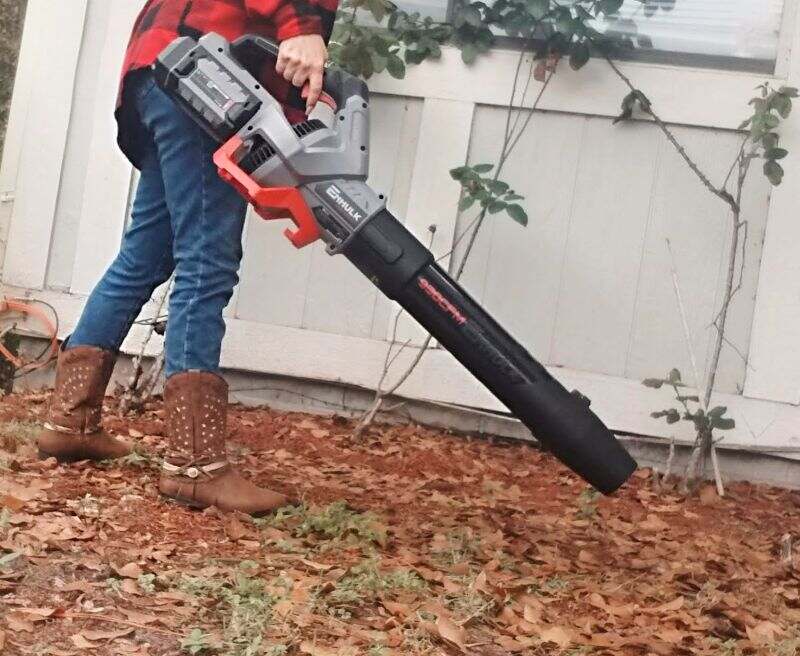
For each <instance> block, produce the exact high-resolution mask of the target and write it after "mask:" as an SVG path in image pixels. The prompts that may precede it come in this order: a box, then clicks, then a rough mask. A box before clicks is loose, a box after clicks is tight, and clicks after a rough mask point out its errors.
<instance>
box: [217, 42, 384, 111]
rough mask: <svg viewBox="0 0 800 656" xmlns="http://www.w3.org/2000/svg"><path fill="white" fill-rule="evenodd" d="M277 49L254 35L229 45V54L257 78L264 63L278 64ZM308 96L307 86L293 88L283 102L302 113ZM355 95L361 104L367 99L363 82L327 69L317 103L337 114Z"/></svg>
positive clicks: (277, 46) (341, 72)
mask: <svg viewBox="0 0 800 656" xmlns="http://www.w3.org/2000/svg"><path fill="white" fill-rule="evenodd" d="M279 50H280V46H279V45H278V43H277V42H276V41H273V40H272V39H268V38H266V37H263V36H258V35H256V34H245V35H244V36H242V37H239V38H238V39H236V41H234V42H233V43H232V44H231V55H233V57H234V59H236V61H238V62H239V63H240V64H241V65H242V66H244V68H246V69H247V71H248V72H249V73H250V74H251V75H252V76H253V77H256V78H257V77H259V72H260V70H261V68H262V67H263V66H264V65H265V64H266V62H267V60H274V62H275V63H277V61H278V52H279ZM273 66H274V64H273ZM307 95H308V83H306V84H305V86H304V87H303V88H302V89H298V88H297V87H295V86H293V87H292V88H291V90H290V92H289V97H288V98H287V99H286V103H287V104H288V105H290V106H292V107H295V108H297V109H302V110H305V109H306V102H305V97H306V96H307ZM356 96H357V97H360V98H362V99H363V100H364V102H367V101H368V100H369V89H368V88H367V85H366V83H365V82H364V81H363V80H361V79H359V78H357V77H356V76H355V75H350V73H347V72H346V71H343V70H340V69H330V68H329V69H326V71H325V75H324V77H323V80H322V95H321V96H320V102H324V103H325V104H326V105H328V106H329V107H330V108H331V109H332V110H333V111H336V109H337V108H338V107H344V106H345V104H346V103H347V101H348V100H349V99H350V98H352V97H356Z"/></svg>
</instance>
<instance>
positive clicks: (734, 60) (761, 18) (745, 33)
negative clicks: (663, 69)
mask: <svg viewBox="0 0 800 656" xmlns="http://www.w3.org/2000/svg"><path fill="white" fill-rule="evenodd" d="M788 1H791V0H646V2H640V1H639V0H625V3H624V4H623V6H622V9H621V10H620V17H621V18H622V19H627V20H623V21H622V23H620V24H618V25H617V27H615V28H614V29H616V30H618V31H619V32H622V33H623V34H625V33H627V34H629V35H630V36H632V37H634V41H636V38H635V37H637V36H638V37H639V38H640V43H641V44H643V45H645V46H646V47H640V48H638V49H637V50H636V51H635V52H633V53H631V58H633V59H642V60H646V61H656V62H662V63H669V64H685V65H689V66H692V65H693V66H709V67H715V68H730V69H736V70H750V71H754V72H760V73H772V72H773V71H774V68H775V60H776V59H777V54H778V40H779V34H780V30H781V23H782V18H783V9H784V3H785V2H788ZM396 4H397V6H398V7H399V8H400V9H403V10H404V11H408V12H414V11H418V12H419V13H420V14H422V15H423V16H431V17H433V18H434V19H435V20H442V21H443V20H445V19H446V17H447V15H448V12H449V11H450V10H451V9H452V7H453V4H454V2H453V0H399V1H397V2H396ZM564 4H568V3H564ZM630 21H633V23H635V28H633V27H632V25H633V24H632V23H631V22H630ZM608 28H610V26H609V25H607V24H606V25H602V24H601V25H599V26H598V29H600V30H604V29H608ZM634 30H635V31H636V32H635V33H634ZM641 37H644V38H641ZM502 41H504V39H501V43H502ZM507 43H508V42H507ZM650 44H652V47H651V45H650Z"/></svg>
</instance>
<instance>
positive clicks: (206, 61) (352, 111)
mask: <svg viewBox="0 0 800 656" xmlns="http://www.w3.org/2000/svg"><path fill="white" fill-rule="evenodd" d="M182 71H183V72H182ZM329 75H332V74H329ZM346 75H347V74H344V73H337V74H335V75H332V78H331V80H330V82H331V83H332V82H333V81H334V79H333V78H335V79H336V80H337V81H339V82H341V80H342V79H343V78H344V77H345V76H346ZM156 76H157V77H160V78H161V79H159V83H160V84H162V86H165V87H169V88H170V90H171V91H172V95H173V97H175V98H176V99H178V101H179V102H180V103H181V104H182V105H183V106H184V109H186V110H187V111H189V113H190V114H191V115H192V116H193V118H194V119H195V120H196V121H197V122H198V123H200V124H201V125H203V127H204V128H205V129H206V130H207V131H209V132H211V133H212V134H215V133H216V134H220V132H221V130H219V129H216V132H215V130H214V129H212V127H215V126H218V125H223V126H224V125H230V124H231V120H230V119H229V117H228V120H227V122H226V114H225V112H226V108H235V110H236V112H237V113H238V114H241V115H242V116H243V117H244V118H248V115H249V118H248V120H246V122H244V124H243V125H241V127H240V128H239V129H238V132H236V134H235V136H238V137H239V138H240V139H241V141H242V147H241V148H240V152H237V153H236V156H237V158H238V159H239V160H240V161H241V159H244V158H245V157H246V156H247V155H248V153H249V152H250V151H251V150H254V149H259V148H260V149H261V152H265V153H267V154H268V156H267V157H265V158H262V159H263V160H264V161H263V162H262V163H261V164H260V165H259V166H257V167H256V168H254V169H253V170H252V171H249V172H248V173H249V175H250V177H251V178H252V179H253V180H254V181H255V182H257V183H258V184H259V185H261V186H263V187H296V188H298V189H299V190H300V192H301V193H302V194H303V197H304V198H305V200H306V203H307V204H308V206H309V208H310V209H311V210H312V212H313V213H314V215H315V217H316V218H317V222H318V224H319V227H320V232H321V234H322V237H323V239H324V241H325V242H326V243H327V244H328V246H329V251H330V252H331V253H335V252H338V251H339V250H340V249H341V247H342V246H343V245H344V243H345V242H347V241H348V239H349V238H351V237H352V235H353V234H354V233H355V232H356V231H358V230H359V228H360V227H361V226H362V225H363V224H365V223H366V222H368V221H369V220H370V219H371V218H372V217H373V216H375V215H376V214H377V213H378V212H380V211H381V210H382V209H384V208H385V206H386V204H385V201H384V198H383V197H382V196H380V195H378V194H376V193H375V192H374V191H373V190H372V189H371V188H370V187H368V186H367V184H366V179H367V174H368V172H369V97H368V93H367V92H366V87H365V85H363V84H360V83H358V84H342V85H341V88H342V89H346V90H347V92H346V93H341V92H340V93H338V94H337V95H338V96H340V97H339V98H338V101H339V102H340V103H341V105H340V106H338V107H337V109H336V111H335V114H334V118H333V121H332V124H331V125H326V126H324V127H320V126H316V127H315V129H314V130H312V131H310V132H308V133H307V134H302V131H301V132H298V131H296V130H295V129H294V127H293V126H292V125H291V124H290V123H289V121H288V120H287V119H286V116H285V115H284V112H283V108H282V106H281V104H280V103H279V102H278V101H277V100H276V99H275V98H274V97H273V96H272V95H271V94H270V93H269V92H268V91H267V90H266V89H264V88H263V86H262V85H261V83H260V82H259V81H258V80H257V79H256V78H255V77H254V76H253V75H251V74H250V72H248V71H247V70H246V68H245V67H244V65H243V64H242V63H241V62H239V61H237V59H236V57H235V56H234V54H233V47H232V44H231V43H230V42H229V41H227V40H226V39H225V38H223V37H221V36H220V35H218V34H214V33H211V34H207V35H206V36H204V37H202V38H201V39H200V40H199V41H196V42H195V41H194V40H191V39H189V40H188V41H187V40H186V39H182V40H180V41H178V42H176V43H175V44H173V46H171V47H170V48H168V49H167V50H165V51H164V53H162V55H161V56H160V57H159V62H158V63H157V65H156ZM342 96H344V97H342ZM365 96H366V97H365ZM253 98H254V99H255V100H256V103H255V105H253V104H252V102H251V99H253ZM240 106H241V107H247V108H248V111H247V112H245V111H243V110H240V109H239V107H240ZM250 107H252V108H253V109H254V110H255V111H249V108H250ZM212 124H213V126H212ZM228 136H230V134H228ZM265 145H268V146H265Z"/></svg>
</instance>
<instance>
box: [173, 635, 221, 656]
mask: <svg viewBox="0 0 800 656" xmlns="http://www.w3.org/2000/svg"><path fill="white" fill-rule="evenodd" d="M181 649H182V650H183V651H185V652H187V653H189V654H202V653H210V652H211V651H213V649H214V647H213V645H212V642H211V636H209V635H207V634H205V633H203V632H202V631H201V630H200V629H192V630H191V632H190V633H189V635H187V636H186V637H185V638H184V639H183V640H181Z"/></svg>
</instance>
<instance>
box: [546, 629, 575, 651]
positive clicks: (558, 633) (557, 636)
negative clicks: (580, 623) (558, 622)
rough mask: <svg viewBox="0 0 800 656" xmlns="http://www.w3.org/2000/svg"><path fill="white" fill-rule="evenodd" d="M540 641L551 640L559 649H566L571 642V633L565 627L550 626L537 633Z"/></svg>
mask: <svg viewBox="0 0 800 656" xmlns="http://www.w3.org/2000/svg"><path fill="white" fill-rule="evenodd" d="M539 639H540V640H541V641H542V642H552V643H554V644H556V645H558V646H559V647H561V649H566V648H567V647H569V646H570V645H571V644H572V641H573V639H572V635H571V633H570V632H569V631H567V629H565V628H564V627H561V626H551V627H549V628H547V629H544V630H543V631H541V632H540V633H539Z"/></svg>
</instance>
